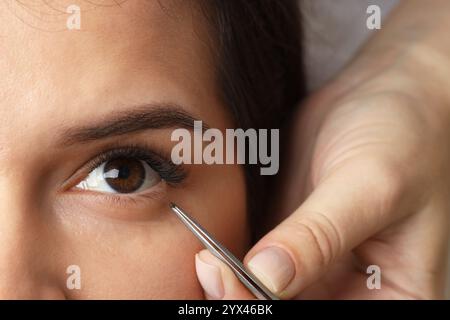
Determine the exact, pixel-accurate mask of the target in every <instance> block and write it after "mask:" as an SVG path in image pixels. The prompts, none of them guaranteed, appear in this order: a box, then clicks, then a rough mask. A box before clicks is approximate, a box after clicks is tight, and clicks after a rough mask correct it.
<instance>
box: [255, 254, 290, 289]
mask: <svg viewBox="0 0 450 320" xmlns="http://www.w3.org/2000/svg"><path fill="white" fill-rule="evenodd" d="M247 265H248V268H249V269H250V271H251V272H252V273H253V274H254V275H255V276H256V277H258V279H259V280H260V281H261V282H262V283H263V284H264V285H265V286H266V287H267V288H268V289H269V290H270V291H272V292H274V293H279V292H281V291H282V290H283V289H284V288H286V287H287V285H288V284H289V282H291V280H292V278H293V277H294V273H295V266H294V262H293V261H292V259H291V257H290V256H289V254H288V253H287V252H286V251H285V250H283V249H281V248H279V247H268V248H266V249H263V250H262V251H260V252H258V253H257V254H256V255H255V256H254V257H253V258H251V259H250V261H249V262H248V264H247Z"/></svg>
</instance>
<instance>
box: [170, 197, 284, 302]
mask: <svg viewBox="0 0 450 320" xmlns="http://www.w3.org/2000/svg"><path fill="white" fill-rule="evenodd" d="M170 208H171V209H172V211H173V212H175V213H176V215H177V217H178V218H179V219H180V220H181V221H182V222H183V223H184V224H185V225H186V227H188V229H189V230H191V231H192V232H193V233H194V235H195V236H196V237H197V238H198V239H199V240H200V241H201V242H202V243H203V245H204V246H205V247H206V248H207V249H208V250H209V251H210V252H211V253H212V254H213V255H214V256H216V257H217V258H219V259H220V260H222V261H223V262H224V263H225V264H226V265H227V266H228V267H230V268H231V270H232V271H233V272H234V274H235V275H236V276H237V277H238V279H239V280H240V281H241V282H242V284H244V286H246V287H247V289H248V290H250V291H251V292H252V293H253V294H254V295H255V297H256V298H258V299H260V300H278V297H277V296H275V295H274V294H273V293H272V292H271V291H270V290H269V289H267V287H266V286H264V285H263V284H262V283H261V282H260V281H259V280H258V279H257V278H256V277H255V276H254V275H253V274H252V273H250V272H249V271H247V270H246V269H245V267H244V265H243V264H242V263H241V261H239V259H237V258H236V257H235V256H234V255H233V254H232V253H231V252H230V251H228V249H227V248H225V247H224V246H223V245H221V244H220V243H219V242H218V241H217V240H215V239H214V238H213V237H212V236H211V235H210V234H209V233H208V232H207V231H206V230H205V229H204V228H203V227H202V226H200V225H199V224H198V223H197V222H196V221H195V220H194V219H192V218H191V217H189V215H188V214H187V213H186V212H184V211H183V210H182V209H181V208H180V207H178V206H177V205H176V204H174V203H170Z"/></svg>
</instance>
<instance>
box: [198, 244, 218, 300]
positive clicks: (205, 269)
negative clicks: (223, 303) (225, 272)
mask: <svg viewBox="0 0 450 320" xmlns="http://www.w3.org/2000/svg"><path fill="white" fill-rule="evenodd" d="M195 267H196V269H197V276H198V280H199V281H200V284H201V285H202V287H203V290H204V291H205V294H206V295H207V296H209V298H212V299H222V297H223V296H224V288H223V282H222V275H221V272H220V269H219V267H217V266H215V265H213V264H210V263H208V262H207V261H205V260H204V257H203V259H202V252H200V253H199V254H196V255H195Z"/></svg>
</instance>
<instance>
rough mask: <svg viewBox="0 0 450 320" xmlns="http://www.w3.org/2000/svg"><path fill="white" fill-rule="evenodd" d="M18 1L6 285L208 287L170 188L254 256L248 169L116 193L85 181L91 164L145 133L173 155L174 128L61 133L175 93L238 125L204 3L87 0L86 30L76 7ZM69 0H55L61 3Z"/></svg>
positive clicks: (39, 288)
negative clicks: (71, 14) (80, 139)
mask: <svg viewBox="0 0 450 320" xmlns="http://www.w3.org/2000/svg"><path fill="white" fill-rule="evenodd" d="M7 3H8V4H9V5H10V6H9V7H8V6H5V5H4V4H3V5H2V6H0V20H1V21H2V28H1V30H0V38H1V41H0V74H2V77H0V97H1V98H0V298H2V299H11V298H19V299H22V298H47V299H53V298H57V299H59V298H69V299H72V298H78V299H87V298H91V299H93V298H100V299H105V298H106V299H108V298H115V299H116V298H129V299H151V298H156V299H173V298H178V299H183V298H190V299H198V298H203V291H202V290H201V287H200V285H199V283H198V281H197V279H196V277H195V267H194V259H193V257H194V255H195V253H196V252H198V251H199V250H200V249H201V245H200V244H199V242H198V241H197V240H196V239H195V238H194V236H193V235H192V234H191V233H190V232H189V231H188V230H187V229H186V227H184V226H183V225H182V224H181V222H180V221H178V220H177V218H176V217H175V216H174V215H173V214H172V213H171V212H170V211H169V209H168V201H169V200H171V201H174V202H176V203H177V204H179V205H180V206H181V207H183V208H185V209H186V210H187V211H188V212H190V213H191V214H192V215H193V216H194V218H196V219H197V220H198V221H199V222H200V223H202V224H203V225H204V226H205V227H206V228H207V229H208V230H210V231H211V233H212V234H214V235H215V236H216V237H217V238H218V239H219V241H222V242H223V243H224V244H225V245H226V246H227V247H229V248H230V249H231V251H233V252H234V253H236V255H238V256H242V255H243V253H244V252H245V249H246V247H247V244H248V241H247V238H246V234H247V232H246V231H247V222H246V201H245V182H244V175H243V170H242V168H241V167H240V166H238V165H226V166H218V165H209V166H207V165H196V166H190V168H188V169H187V170H188V177H187V179H186V180H185V181H184V182H183V183H182V185H181V186H179V187H176V188H175V187H171V186H169V185H167V184H165V183H164V182H161V183H159V184H158V185H156V186H154V187H152V188H151V190H150V189H149V190H148V194H147V196H137V195H120V196H119V197H120V199H118V198H114V199H112V198H111V197H108V196H106V195H104V194H101V193H98V192H89V191H83V190H81V191H80V190H76V191H74V189H73V187H74V186H75V185H76V184H77V183H76V182H79V181H76V180H77V179H78V178H79V176H77V175H79V174H80V170H81V172H83V170H85V169H83V168H84V166H85V164H86V163H87V162H88V161H89V160H91V159H92V158H94V157H96V156H97V155H98V154H99V153H100V152H101V151H103V150H104V149H105V148H106V147H108V146H110V145H114V146H123V145H124V146H126V145H128V144H130V143H131V144H134V143H142V144H143V143H145V144H146V145H148V146H149V147H150V148H152V149H153V148H154V149H155V150H161V151H162V152H164V153H165V154H168V155H170V151H171V148H172V146H173V145H174V142H171V141H170V134H171V132H172V130H173V129H169V128H168V129H154V130H146V131H140V132H135V133H131V134H125V135H120V136H115V137H110V138H105V139H99V140H93V141H89V142H86V143H75V144H71V145H64V144H63V145H61V144H60V143H59V142H60V140H61V138H62V137H63V136H64V134H65V133H66V132H67V131H68V130H70V129H71V128H73V127H80V126H86V125H91V124H92V123H96V122H98V121H102V120H104V119H107V118H108V117H110V116H111V115H112V114H115V113H117V112H118V111H126V110H130V109H132V108H133V107H134V106H136V105H144V104H148V103H174V104H175V103H176V104H177V105H179V106H181V108H182V109H183V110H184V111H185V112H188V113H190V114H192V115H193V116H194V117H195V118H198V119H202V120H203V121H204V122H207V123H208V124H209V125H210V126H211V127H215V128H219V129H221V130H224V129H225V128H232V127H233V122H232V120H231V119H230V116H229V114H228V111H227V109H226V108H225V107H224V105H223V104H222V102H221V101H220V100H219V99H218V88H217V87H216V81H215V74H214V73H213V66H214V63H215V61H214V60H213V58H212V55H211V50H210V48H211V46H210V43H209V42H208V41H209V39H210V38H211V37H210V36H209V34H208V30H207V27H206V23H205V21H204V20H203V16H202V15H201V13H200V12H199V10H198V8H196V7H195V6H194V4H193V2H191V1H159V2H158V1H129V2H125V3H122V4H120V6H119V5H114V3H113V2H111V3H108V4H109V5H108V6H92V5H90V4H89V3H87V2H86V3H82V4H81V5H80V6H81V8H82V25H81V30H67V29H65V23H66V20H65V19H66V16H65V15H62V16H58V17H57V18H54V19H50V18H49V19H48V20H46V18H48V17H50V16H49V15H48V14H49V13H54V12H55V11H54V10H53V9H51V8H49V7H47V6H46V5H45V4H44V2H42V3H39V2H37V3H36V2H35V3H33V4H30V7H29V8H28V9H29V10H35V12H37V16H39V15H40V16H41V18H42V17H43V19H37V18H36V15H35V16H33V15H30V14H28V13H27V11H26V10H27V8H23V7H17V6H15V4H14V2H12V1H7ZM69 4H71V2H70V1H67V2H65V1H57V2H53V5H54V6H55V7H56V9H58V10H60V11H62V12H64V11H65V8H66V7H67V6H68V5H69ZM163 7H164V8H163ZM11 8H13V9H14V10H12V11H11V10H10V9H11ZM25 18H26V19H25ZM50 20H51V22H49V21H50ZM58 30H62V31H58ZM84 173H85V174H87V172H84ZM69 265H78V266H79V267H80V269H81V289H80V290H69V289H67V287H66V280H67V277H68V276H69V275H68V274H66V269H67V267H68V266H69Z"/></svg>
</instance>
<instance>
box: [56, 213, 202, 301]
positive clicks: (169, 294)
mask: <svg viewBox="0 0 450 320" xmlns="http://www.w3.org/2000/svg"><path fill="white" fill-rule="evenodd" d="M87 219H93V218H87ZM86 224H89V226H86ZM64 228H65V230H64V231H63V233H64V237H60V239H61V241H60V242H59V243H60V245H62V244H63V248H62V247H61V248H60V249H59V252H64V253H63V254H62V257H61V259H60V261H66V264H67V265H72V264H75V265H78V266H79V267H80V269H81V278H82V289H81V290H79V291H68V292H67V295H68V296H69V297H70V298H89V299H95V298H97V299H122V298H126V299H188V298H189V299H197V298H202V297H203V295H202V291H201V289H200V286H199V284H198V281H197V278H196V275H195V264H194V255H195V253H197V252H198V251H199V250H201V249H202V247H201V245H200V244H199V243H198V242H197V241H195V239H193V238H192V235H191V234H190V233H189V232H188V231H187V230H186V229H185V227H184V226H183V225H181V224H179V223H178V221H177V220H176V218H175V217H174V216H173V215H170V213H167V216H165V217H164V218H162V219H161V220H160V221H152V222H146V223H142V224H138V225H136V224H130V223H123V224H120V223H119V224H117V222H105V221H101V222H98V221H96V222H93V221H84V226H83V227H81V225H80V224H79V221H72V222H71V223H66V224H65V226H64ZM73 228H76V229H77V230H70V229H73ZM81 230H82V231H81Z"/></svg>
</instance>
